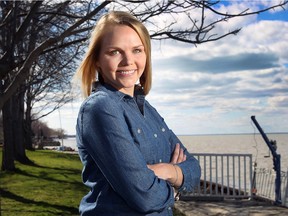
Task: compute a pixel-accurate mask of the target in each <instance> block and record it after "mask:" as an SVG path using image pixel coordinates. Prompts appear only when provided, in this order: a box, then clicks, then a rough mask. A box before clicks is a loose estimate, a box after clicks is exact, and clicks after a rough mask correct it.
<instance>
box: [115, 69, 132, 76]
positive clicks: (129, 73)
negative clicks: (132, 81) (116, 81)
mask: <svg viewBox="0 0 288 216" xmlns="http://www.w3.org/2000/svg"><path fill="white" fill-rule="evenodd" d="M134 72H136V70H117V73H120V74H121V75H131V74H133V73H134Z"/></svg>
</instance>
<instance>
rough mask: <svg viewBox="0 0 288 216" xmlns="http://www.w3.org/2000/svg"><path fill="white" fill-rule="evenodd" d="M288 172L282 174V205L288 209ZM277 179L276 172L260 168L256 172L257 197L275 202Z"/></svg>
mask: <svg viewBox="0 0 288 216" xmlns="http://www.w3.org/2000/svg"><path fill="white" fill-rule="evenodd" d="M287 176H288V171H287V172H281V201H282V203H281V204H282V205H283V206H286V207H288V177H287ZM275 178H276V173H275V171H274V170H268V169H266V168H259V169H257V170H256V178H255V188H256V190H257V193H256V195H257V196H259V197H261V198H265V199H268V200H275Z"/></svg>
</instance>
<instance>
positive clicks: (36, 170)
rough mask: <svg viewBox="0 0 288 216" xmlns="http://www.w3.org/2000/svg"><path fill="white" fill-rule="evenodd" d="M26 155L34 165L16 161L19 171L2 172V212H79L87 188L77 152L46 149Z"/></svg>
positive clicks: (25, 215)
mask: <svg viewBox="0 0 288 216" xmlns="http://www.w3.org/2000/svg"><path fill="white" fill-rule="evenodd" d="M0 154H1V155H2V152H1V151H0ZM27 156H28V157H29V159H31V160H32V161H34V163H35V166H29V165H23V164H20V163H17V162H16V167H17V170H16V172H14V173H11V172H1V174H0V179H1V180H0V184H1V185H0V196H1V197H0V199H1V204H0V205H1V214H0V215H1V216H6V215H7V216H13V215H21V216H32V215H33V216H36V215H39V216H40V215H41V216H42V215H43V216H45V215H79V213H78V205H79V202H80V200H81V198H82V197H83V195H84V194H85V193H87V189H86V187H85V186H84V185H83V183H82V181H81V170H82V164H81V162H80V160H79V157H78V155H72V154H64V153H60V152H52V151H47V150H44V151H27ZM1 161H2V160H1Z"/></svg>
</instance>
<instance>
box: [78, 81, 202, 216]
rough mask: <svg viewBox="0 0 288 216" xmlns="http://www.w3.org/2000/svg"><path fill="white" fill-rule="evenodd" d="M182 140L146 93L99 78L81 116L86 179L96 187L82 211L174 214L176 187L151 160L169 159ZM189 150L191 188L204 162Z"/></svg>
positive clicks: (185, 167) (186, 184)
mask: <svg viewBox="0 0 288 216" xmlns="http://www.w3.org/2000/svg"><path fill="white" fill-rule="evenodd" d="M176 143H180V144H181V142H180V141H179V140H178V138H177V137H176V135H175V134H174V133H173V132H172V131H171V130H170V129H169V128H168V127H167V125H166V124H165V122H164V120H163V118H162V117H161V116H160V115H159V114H158V112H157V111H156V110H155V108H153V107H152V106H151V105H150V104H149V103H148V102H147V101H146V100H145V97H144V95H143V94H141V93H139V91H138V92H136V91H135V96H134V97H131V96H129V95H126V94H123V93H121V92H119V91H117V90H115V89H114V88H112V87H111V86H109V85H101V84H99V83H98V84H97V87H96V89H95V91H94V92H93V93H92V94H91V95H90V96H89V97H88V98H87V99H86V100H85V101H84V102H83V104H82V106H81V108H80V111H79V116H78V119H77V145H78V150H79V155H80V159H81V161H82V163H83V171H82V179H83V182H84V184H85V185H86V186H88V187H89V188H90V191H89V192H88V194H87V195H85V196H84V197H83V199H82V200H81V203H80V207H79V210H80V214H81V215H83V216H84V215H85V216H86V215H89V216H92V215H93V216H100V215H105V216H110V215H111V216H116V215H117V216H118V215H119V216H122V215H123V216H129V215H131V216H132V215H133V216H137V215H162V216H169V215H173V212H172V207H173V205H174V197H173V188H172V186H171V185H170V184H169V183H168V182H167V181H164V180H162V179H159V178H158V177H157V176H155V174H154V172H153V171H151V170H150V169H148V168H147V164H156V163H162V162H163V163H169V162H170V160H171V157H172V153H173V150H174V148H175V144H176ZM181 147H182V148H184V146H183V145H182V144H181ZM184 149H185V148H184ZM185 154H186V155H187V160H186V161H185V162H182V163H180V164H178V165H179V167H180V168H181V169H182V172H183V175H184V181H183V184H182V186H181V187H180V189H179V190H180V191H191V190H192V188H193V187H194V186H196V185H197V184H198V183H199V179H200V166H199V163H198V161H197V160H196V159H195V158H194V157H192V156H191V155H190V154H189V153H188V152H187V150H186V149H185Z"/></svg>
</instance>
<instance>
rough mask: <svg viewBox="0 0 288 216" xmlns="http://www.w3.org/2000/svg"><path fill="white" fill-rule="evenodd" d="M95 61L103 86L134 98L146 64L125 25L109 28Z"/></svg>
mask: <svg viewBox="0 0 288 216" xmlns="http://www.w3.org/2000/svg"><path fill="white" fill-rule="evenodd" d="M102 38H103V39H102V43H101V50H100V53H99V58H98V61H97V67H98V68H99V73H100V74H101V75H102V77H103V79H104V82H105V83H107V84H110V85H112V86H113V87H114V88H116V89H117V90H119V91H120V92H123V93H125V94H129V95H131V96H133V94H134V85H135V83H136V82H137V81H138V80H139V78H140V77H141V75H142V73H143V71H144V69H145V64H146V54H145V49H144V46H143V43H142V41H141V39H140V37H139V36H138V34H137V33H136V31H134V30H133V29H132V28H130V27H129V26H126V25H113V26H110V27H109V28H108V29H107V31H106V33H105V34H104V35H103V37H102Z"/></svg>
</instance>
